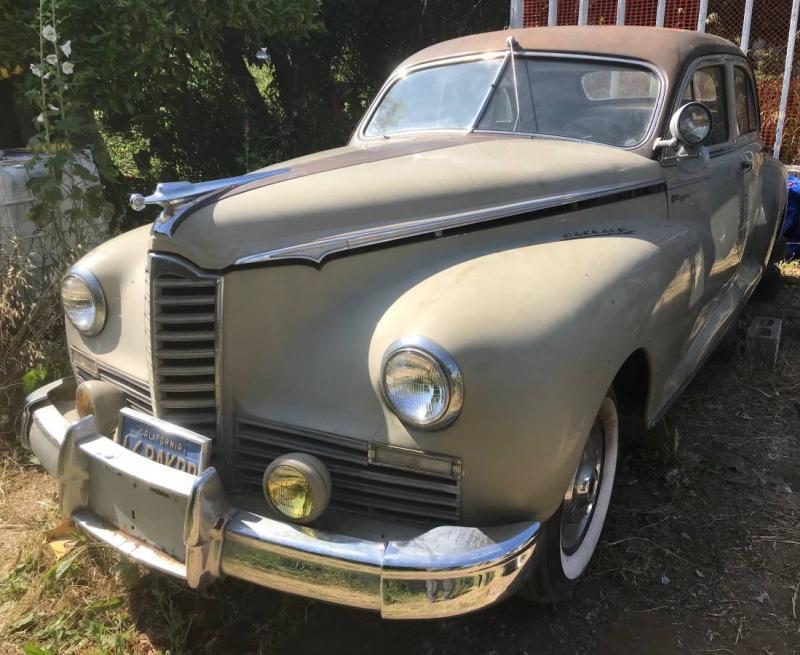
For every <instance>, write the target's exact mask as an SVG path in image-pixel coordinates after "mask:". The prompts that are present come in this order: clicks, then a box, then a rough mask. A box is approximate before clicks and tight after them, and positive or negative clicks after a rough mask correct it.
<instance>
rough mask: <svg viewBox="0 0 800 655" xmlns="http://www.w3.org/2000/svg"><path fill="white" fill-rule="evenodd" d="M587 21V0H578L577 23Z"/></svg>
mask: <svg viewBox="0 0 800 655" xmlns="http://www.w3.org/2000/svg"><path fill="white" fill-rule="evenodd" d="M588 22H589V0H580V2H579V3H578V25H586V23H588Z"/></svg>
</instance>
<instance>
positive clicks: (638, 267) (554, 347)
mask: <svg viewBox="0 0 800 655" xmlns="http://www.w3.org/2000/svg"><path fill="white" fill-rule="evenodd" d="M656 233H660V236H655V234H656ZM684 260H685V250H684V249H683V247H682V246H681V245H680V240H679V239H678V240H676V239H673V238H671V236H670V235H669V232H668V230H666V228H665V229H663V230H655V231H654V232H652V233H651V234H650V235H649V236H645V235H636V234H634V235H624V236H605V237H598V238H589V239H578V240H569V241H551V242H545V243H538V244H535V245H529V246H526V247H521V248H516V249H512V250H502V251H498V252H493V253H490V254H486V255H483V256H480V257H477V258H475V259H471V260H468V261H463V262H461V263H458V264H456V265H454V266H452V267H450V268H447V269H445V270H442V271H440V272H439V273H437V274H435V275H433V276H431V277H429V278H427V279H424V280H423V281H421V282H420V283H419V284H417V285H415V286H414V287H412V288H410V289H409V290H408V291H407V292H406V293H404V294H403V295H402V296H400V297H399V298H398V299H397V301H396V302H395V303H394V304H393V305H392V306H391V307H390V308H389V309H388V310H387V311H386V313H385V314H384V315H383V317H382V318H381V320H380V321H379V323H378V325H377V328H376V330H375V332H374V335H373V338H372V342H371V344H370V358H369V360H370V376H371V379H372V382H373V385H374V387H375V389H376V390H378V389H379V387H380V376H381V370H380V363H381V360H382V359H383V356H384V354H385V352H386V350H387V348H388V347H389V346H390V344H392V342H393V341H395V340H396V339H397V338H399V337H404V336H409V335H422V336H425V337H427V338H429V339H432V340H433V341H435V342H437V343H438V344H439V345H440V346H442V347H443V348H445V349H446V350H447V351H448V352H449V353H450V354H451V355H452V356H453V357H454V358H455V360H456V361H457V362H458V364H459V366H460V368H461V371H462V375H463V379H464V389H465V400H464V405H463V410H462V412H461V415H460V416H459V418H458V419H457V420H456V422H455V423H454V424H453V425H452V426H451V427H448V428H445V429H444V430H441V431H423V430H418V429H413V428H410V427H407V426H405V425H403V424H402V423H400V421H399V420H398V419H397V418H396V417H394V416H393V415H392V414H391V412H389V410H388V409H386V407H385V406H384V411H385V420H386V422H387V426H388V431H389V433H395V434H396V433H398V432H405V431H407V432H408V433H409V434H410V436H411V437H412V439H413V441H414V442H415V443H416V444H418V445H419V446H420V447H421V448H422V449H424V450H429V451H434V452H435V451H440V452H446V453H453V454H458V455H459V456H460V457H461V458H462V465H463V476H464V477H463V486H462V503H463V505H462V507H463V516H464V519H465V521H467V522H469V521H473V520H475V521H478V520H480V521H484V522H485V521H487V520H489V521H495V520H497V521H506V520H518V519H521V518H522V517H528V518H530V517H533V518H536V519H537V520H543V519H546V518H548V517H549V516H550V515H551V514H552V513H553V512H554V511H555V510H556V509H557V508H558V505H559V503H560V502H561V499H562V498H563V494H564V491H565V489H566V487H567V485H568V483H569V480H570V478H571V475H572V473H573V472H574V470H575V467H576V465H577V461H578V457H579V455H580V453H581V451H582V449H583V445H584V442H585V439H586V436H587V435H588V433H589V430H590V428H591V424H592V423H593V421H594V419H595V417H596V414H597V411H598V409H599V407H600V404H601V402H602V400H603V397H604V395H605V393H606V391H607V390H608V389H609V387H610V385H611V384H612V382H613V380H614V377H615V375H616V373H617V372H618V371H619V369H620V367H621V366H622V364H623V363H624V362H625V360H626V359H627V357H628V356H629V355H630V354H631V353H632V352H633V351H634V350H636V349H638V348H642V347H644V348H645V350H646V351H647V352H649V351H650V350H651V349H652V350H654V351H655V352H656V353H659V352H660V353H662V355H663V352H664V348H663V345H662V346H658V347H657V343H659V342H661V341H663V340H666V341H667V343H670V342H673V343H676V344H677V343H678V342H679V339H676V338H675V335H670V334H669V333H668V330H667V328H666V325H665V322H666V323H667V325H668V324H669V323H670V316H669V315H670V314H674V313H676V312H679V311H680V307H681V305H682V303H681V302H679V301H678V300H679V298H680V297H681V294H680V293H679V292H678V290H677V289H676V279H680V277H681V274H680V271H681V270H682V268H681V267H682V265H683V263H684ZM684 282H686V280H685V281H684ZM678 286H680V285H678ZM683 296H684V300H686V298H685V294H683ZM673 318H674V317H673ZM672 325H676V323H675V322H672ZM676 347H679V346H678V345H676ZM376 393H377V391H376Z"/></svg>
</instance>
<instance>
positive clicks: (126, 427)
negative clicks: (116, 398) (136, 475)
mask: <svg viewBox="0 0 800 655" xmlns="http://www.w3.org/2000/svg"><path fill="white" fill-rule="evenodd" d="M117 442H118V443H120V444H122V445H123V446H124V447H125V448H127V449H128V450H132V451H133V452H134V453H137V454H138V455H141V456H142V457H147V459H151V460H153V461H154V462H158V463H159V464H163V465H164V466H169V467H170V468H174V469H177V470H179V471H186V472H187V473H191V474H192V475H197V474H199V473H200V472H201V471H202V470H203V469H205V468H206V467H207V466H208V458H209V457H210V455H211V439H209V438H208V437H204V436H203V435H202V434H197V433H196V432H192V431H191V430H186V429H185V428H181V427H178V426H177V425H172V424H171V423H167V422H166V421H161V420H159V419H157V418H153V417H152V416H148V415H147V414H143V413H142V412H137V411H136V410H135V409H128V408H124V409H122V410H120V416H119V429H118V430H117Z"/></svg>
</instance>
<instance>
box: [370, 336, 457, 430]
mask: <svg viewBox="0 0 800 655" xmlns="http://www.w3.org/2000/svg"><path fill="white" fill-rule="evenodd" d="M402 353H413V354H415V355H417V356H421V357H423V358H425V359H427V360H428V361H429V362H430V363H431V364H433V365H434V366H436V367H437V368H438V369H439V370H440V372H441V374H442V377H443V378H444V380H445V383H446V389H445V391H446V394H447V402H446V403H445V409H444V411H443V412H442V413H441V414H440V415H439V416H437V417H436V418H434V419H433V420H430V421H420V420H417V419H415V418H414V417H412V416H408V415H406V414H403V412H402V411H401V410H400V409H399V408H398V407H397V406H396V405H395V404H394V403H393V402H392V399H391V396H390V394H389V391H388V389H387V381H386V372H387V371H386V368H387V364H388V363H389V361H390V360H391V359H392V358H394V357H395V356H397V355H400V354H402ZM380 375H381V378H380V383H381V392H382V394H383V400H384V402H385V403H386V405H387V406H388V407H389V409H390V410H391V412H392V413H393V414H394V415H395V416H396V417H397V418H398V419H400V421H402V422H403V423H405V424H406V425H410V426H412V427H415V428H419V429H422V430H441V429H443V428H446V427H447V426H449V425H450V424H452V423H453V421H455V420H456V418H458V415H459V413H460V412H461V407H462V405H463V404H464V380H463V378H462V376H461V369H459V367H458V364H456V361H455V359H453V357H452V355H450V353H448V352H447V351H446V350H445V349H444V348H442V347H441V346H440V345H439V344H437V343H436V342H434V341H432V340H430V339H428V338H426V337H422V336H411V337H404V338H402V339H398V340H397V341H395V342H394V343H392V344H391V345H390V346H389V348H387V350H386V353H385V354H384V356H383V360H382V361H381V373H380Z"/></svg>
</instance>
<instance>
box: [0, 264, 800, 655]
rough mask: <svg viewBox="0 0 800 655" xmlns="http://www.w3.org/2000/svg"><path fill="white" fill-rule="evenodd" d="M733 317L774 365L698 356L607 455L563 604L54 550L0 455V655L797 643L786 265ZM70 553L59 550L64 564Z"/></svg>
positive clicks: (39, 513)
mask: <svg viewBox="0 0 800 655" xmlns="http://www.w3.org/2000/svg"><path fill="white" fill-rule="evenodd" d="M787 274H788V275H787V279H786V283H785V288H784V291H783V292H782V294H781V295H780V296H779V298H778V299H777V300H775V301H771V302H768V303H762V304H752V305H751V306H750V307H749V308H748V310H747V311H748V313H749V314H750V315H751V316H752V315H760V316H773V317H779V318H782V319H783V321H784V322H783V341H782V350H781V353H780V355H779V360H778V366H777V370H776V372H774V373H772V372H766V371H761V370H756V369H754V368H752V367H751V366H750V364H749V362H748V358H747V357H746V355H745V354H743V353H742V352H736V351H734V352H732V353H727V354H723V353H720V354H718V355H715V356H714V357H713V358H712V359H711V360H710V361H709V363H708V364H707V365H706V366H705V367H704V368H703V370H702V371H701V372H700V374H699V375H698V376H697V378H696V379H695V380H694V382H693V383H692V384H691V385H690V387H689V388H688V389H687V391H686V392H685V393H684V395H683V396H682V397H681V399H680V400H679V401H678V403H677V404H676V405H675V406H674V407H673V408H672V409H671V410H670V412H669V413H668V414H667V417H666V419H665V420H664V421H662V422H661V423H660V424H659V425H658V426H657V427H656V428H655V429H654V430H652V431H651V432H650V433H649V434H648V435H647V437H646V439H645V440H644V442H643V443H641V444H639V445H637V446H636V447H631V448H629V449H628V450H627V451H623V453H622V462H621V466H620V470H619V472H618V478H617V486H616V488H615V492H614V497H613V501H612V507H611V510H610V513H609V517H608V521H607V524H606V529H605V531H604V533H603V537H602V540H601V545H600V547H599V551H598V553H597V554H596V556H595V559H594V560H593V562H592V564H591V567H590V571H589V575H588V578H587V580H586V581H585V582H584V583H583V584H582V585H581V586H580V587H579V588H578V590H577V592H576V593H575V596H574V598H573V599H572V601H571V602H569V603H563V604H560V605H558V606H534V605H529V604H527V603H526V602H524V601H521V600H517V599H511V600H509V601H507V602H505V603H503V604H501V605H499V606H497V607H494V608H491V609H489V610H486V611H484V612H481V613H479V614H475V615H472V616H467V617H462V618H457V619H451V620H445V621H428V622H415V623H408V622H398V623H390V622H385V621H382V620H381V619H380V618H378V617H377V616H375V615H372V614H370V613H366V612H361V611H355V610H350V609H345V608H339V607H333V606H329V605H325V604H321V603H315V602H311V601H307V600H304V599H299V598H293V597H289V596H285V595H283V594H279V593H274V592H270V591H266V590H262V589H257V588H254V587H252V586H249V585H246V584H243V583H239V582H236V581H230V580H229V581H225V582H223V583H222V584H219V585H217V586H215V587H213V588H212V589H211V590H209V591H207V592H206V593H205V594H203V595H198V594H194V593H192V592H189V591H187V590H186V589H184V588H183V587H182V586H181V585H180V584H178V583H177V582H173V581H171V580H168V579H166V578H164V577H162V576H158V575H153V574H145V573H143V572H141V571H140V570H138V569H137V568H136V567H133V566H131V565H126V564H125V563H124V562H121V561H119V560H118V559H117V558H116V557H115V556H113V555H111V554H109V553H107V552H105V551H104V549H102V548H98V547H96V546H93V545H92V544H90V543H87V542H83V541H79V542H77V545H75V546H74V547H73V550H72V551H71V552H70V554H68V555H66V557H62V558H61V559H60V560H56V559H55V556H54V554H53V552H52V549H51V548H48V547H43V546H42V543H43V538H44V537H43V533H42V529H43V528H45V527H51V526H53V525H55V524H56V523H57V519H56V517H55V512H54V500H55V492H56V489H55V485H53V483H52V482H51V481H50V480H48V479H47V478H46V476H44V475H43V474H42V473H41V471H40V469H38V468H37V467H35V466H33V465H30V464H28V463H26V462H25V459H24V458H25V456H24V455H22V454H21V453H20V452H19V451H14V452H11V451H9V454H7V455H6V456H5V457H4V458H3V459H2V460H0V653H4V652H9V653H11V652H20V649H21V648H23V647H24V648H25V649H26V650H25V652H27V653H29V654H33V655H40V654H41V653H61V652H81V653H83V652H119V653H127V652H135V653H152V652H171V653H207V654H210V653H274V654H276V655H279V654H281V655H282V654H286V655H303V654H312V653H320V654H322V653H364V654H367V653H377V652H380V653H382V654H384V655H391V654H395V653H396V654H398V655H400V654H402V655H407V654H409V653H431V654H433V653H436V654H439V653H442V654H448V653H452V654H459V655H462V654H464V653H479V654H484V655H501V654H506V653H508V654H512V653H513V654H519V655H525V654H527V655H534V654H548V653H615V654H620V653H622V654H624V653H647V654H650V653H768V654H778V653H800V593H799V591H800V456H798V447H800V394H799V393H798V391H799V390H800V375H799V374H800V370H798V362H800V269H796V268H793V269H788V270H787ZM70 558H71V559H70Z"/></svg>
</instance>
